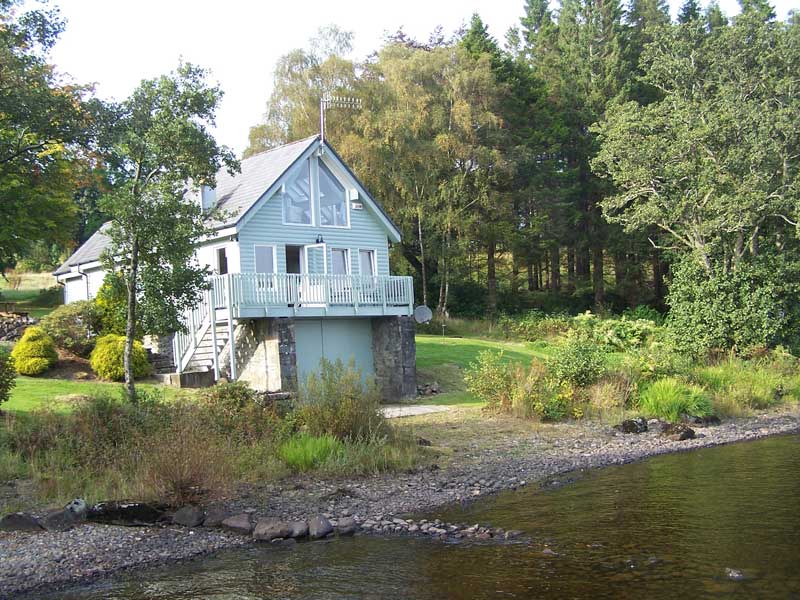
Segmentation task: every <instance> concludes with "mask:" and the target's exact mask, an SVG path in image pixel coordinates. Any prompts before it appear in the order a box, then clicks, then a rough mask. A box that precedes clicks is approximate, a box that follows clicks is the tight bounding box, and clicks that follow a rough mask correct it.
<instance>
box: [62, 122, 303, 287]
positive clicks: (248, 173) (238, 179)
mask: <svg viewBox="0 0 800 600" xmlns="http://www.w3.org/2000/svg"><path fill="white" fill-rule="evenodd" d="M316 140H317V136H312V137H309V138H306V139H304V140H299V141H297V142H292V143H291V144H286V145H285V146H280V147H278V148H274V149H272V150H267V151H266V152H260V153H259V154H256V155H254V156H251V157H249V158H246V159H244V160H243V161H241V167H242V172H241V173H235V174H233V175H230V174H229V173H228V172H227V171H226V170H225V169H222V170H220V172H219V173H217V188H216V196H217V198H216V199H217V207H218V208H219V209H220V210H221V211H222V214H223V219H222V220H221V221H220V222H217V223H215V224H214V226H215V227H227V226H232V225H236V223H237V222H238V221H239V219H240V218H241V217H242V216H243V215H244V214H245V213H246V212H247V211H248V209H249V208H250V207H251V206H253V205H254V204H255V203H256V202H257V201H258V199H259V198H261V196H262V195H263V194H264V192H266V191H267V190H268V189H269V188H270V187H271V186H272V184H274V183H275V181H277V180H278V178H279V177H280V176H281V175H283V174H284V172H286V169H288V168H289V167H291V166H292V164H293V163H294V161H296V160H297V159H298V158H300V156H302V155H303V153H304V152H305V151H306V150H307V149H308V147H309V146H310V145H311V144H312V143H314V142H315V141H316ZM110 224H111V223H110V222H109V223H105V224H103V226H102V227H101V228H100V229H99V230H98V231H97V232H95V234H94V235H92V237H90V238H89V239H88V240H86V241H85V242H84V243H83V245H81V246H80V247H79V248H78V249H77V250H76V251H75V252H74V253H73V254H72V256H70V257H69V258H68V259H67V260H66V261H65V262H64V264H63V265H61V266H60V267H59V268H58V269H56V271H55V272H54V275H62V274H64V273H68V272H69V271H70V268H71V267H73V266H75V265H79V264H85V263H89V262H93V261H96V260H99V259H100V256H101V255H102V254H103V251H104V250H105V249H106V248H107V247H108V243H109V241H110V240H109V238H108V236H107V235H105V233H104V232H105V231H106V230H107V229H108V227H109V226H110Z"/></svg>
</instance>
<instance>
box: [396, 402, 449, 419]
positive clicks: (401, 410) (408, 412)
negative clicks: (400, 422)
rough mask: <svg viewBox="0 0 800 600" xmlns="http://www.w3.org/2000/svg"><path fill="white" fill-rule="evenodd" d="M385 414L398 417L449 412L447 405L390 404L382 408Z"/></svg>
mask: <svg viewBox="0 0 800 600" xmlns="http://www.w3.org/2000/svg"><path fill="white" fill-rule="evenodd" d="M381 410H382V411H383V416H384V417H386V418H387V419H397V418H398V417H416V416H417V415H429V414H431V413H438V412H447V411H448V410H450V409H449V408H448V407H447V406H433V405H429V404H414V405H409V404H389V405H387V406H384V407H382V408H381Z"/></svg>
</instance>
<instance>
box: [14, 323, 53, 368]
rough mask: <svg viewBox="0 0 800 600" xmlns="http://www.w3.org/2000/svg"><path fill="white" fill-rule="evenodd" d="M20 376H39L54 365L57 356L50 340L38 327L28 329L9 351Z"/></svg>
mask: <svg viewBox="0 0 800 600" xmlns="http://www.w3.org/2000/svg"><path fill="white" fill-rule="evenodd" d="M11 358H12V360H13V361H14V368H15V369H16V370H17V373H19V374H20V375H32V376H35V375H41V374H42V373H44V372H45V371H47V369H49V368H50V367H52V366H53V365H54V364H56V361H57V360H58V354H57V353H56V345H55V344H54V343H53V340H52V338H51V337H50V336H49V335H47V333H45V331H44V330H43V329H42V328H40V327H28V328H27V329H26V330H25V333H24V334H23V335H22V338H20V340H19V341H18V342H17V343H16V344H15V345H14V349H13V350H12V351H11Z"/></svg>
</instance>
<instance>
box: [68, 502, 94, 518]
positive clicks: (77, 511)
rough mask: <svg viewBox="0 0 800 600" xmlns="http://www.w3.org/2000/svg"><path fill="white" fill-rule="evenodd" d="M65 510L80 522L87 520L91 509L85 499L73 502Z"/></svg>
mask: <svg viewBox="0 0 800 600" xmlns="http://www.w3.org/2000/svg"><path fill="white" fill-rule="evenodd" d="M64 510H65V511H67V512H69V513H70V514H71V515H72V516H73V517H75V519H76V520H78V521H83V520H85V519H86V515H87V514H88V513H89V507H88V506H87V505H86V500H84V499H83V498H75V499H74V500H71V501H70V502H68V503H67V505H66V506H65V507H64Z"/></svg>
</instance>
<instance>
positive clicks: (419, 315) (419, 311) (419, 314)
mask: <svg viewBox="0 0 800 600" xmlns="http://www.w3.org/2000/svg"><path fill="white" fill-rule="evenodd" d="M432 318H433V312H431V309H430V308H428V307H427V306H425V305H424V304H423V305H421V306H418V307H417V308H415V309H414V320H415V321H416V322H417V323H428V322H429V321H430V320H431V319H432Z"/></svg>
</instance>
